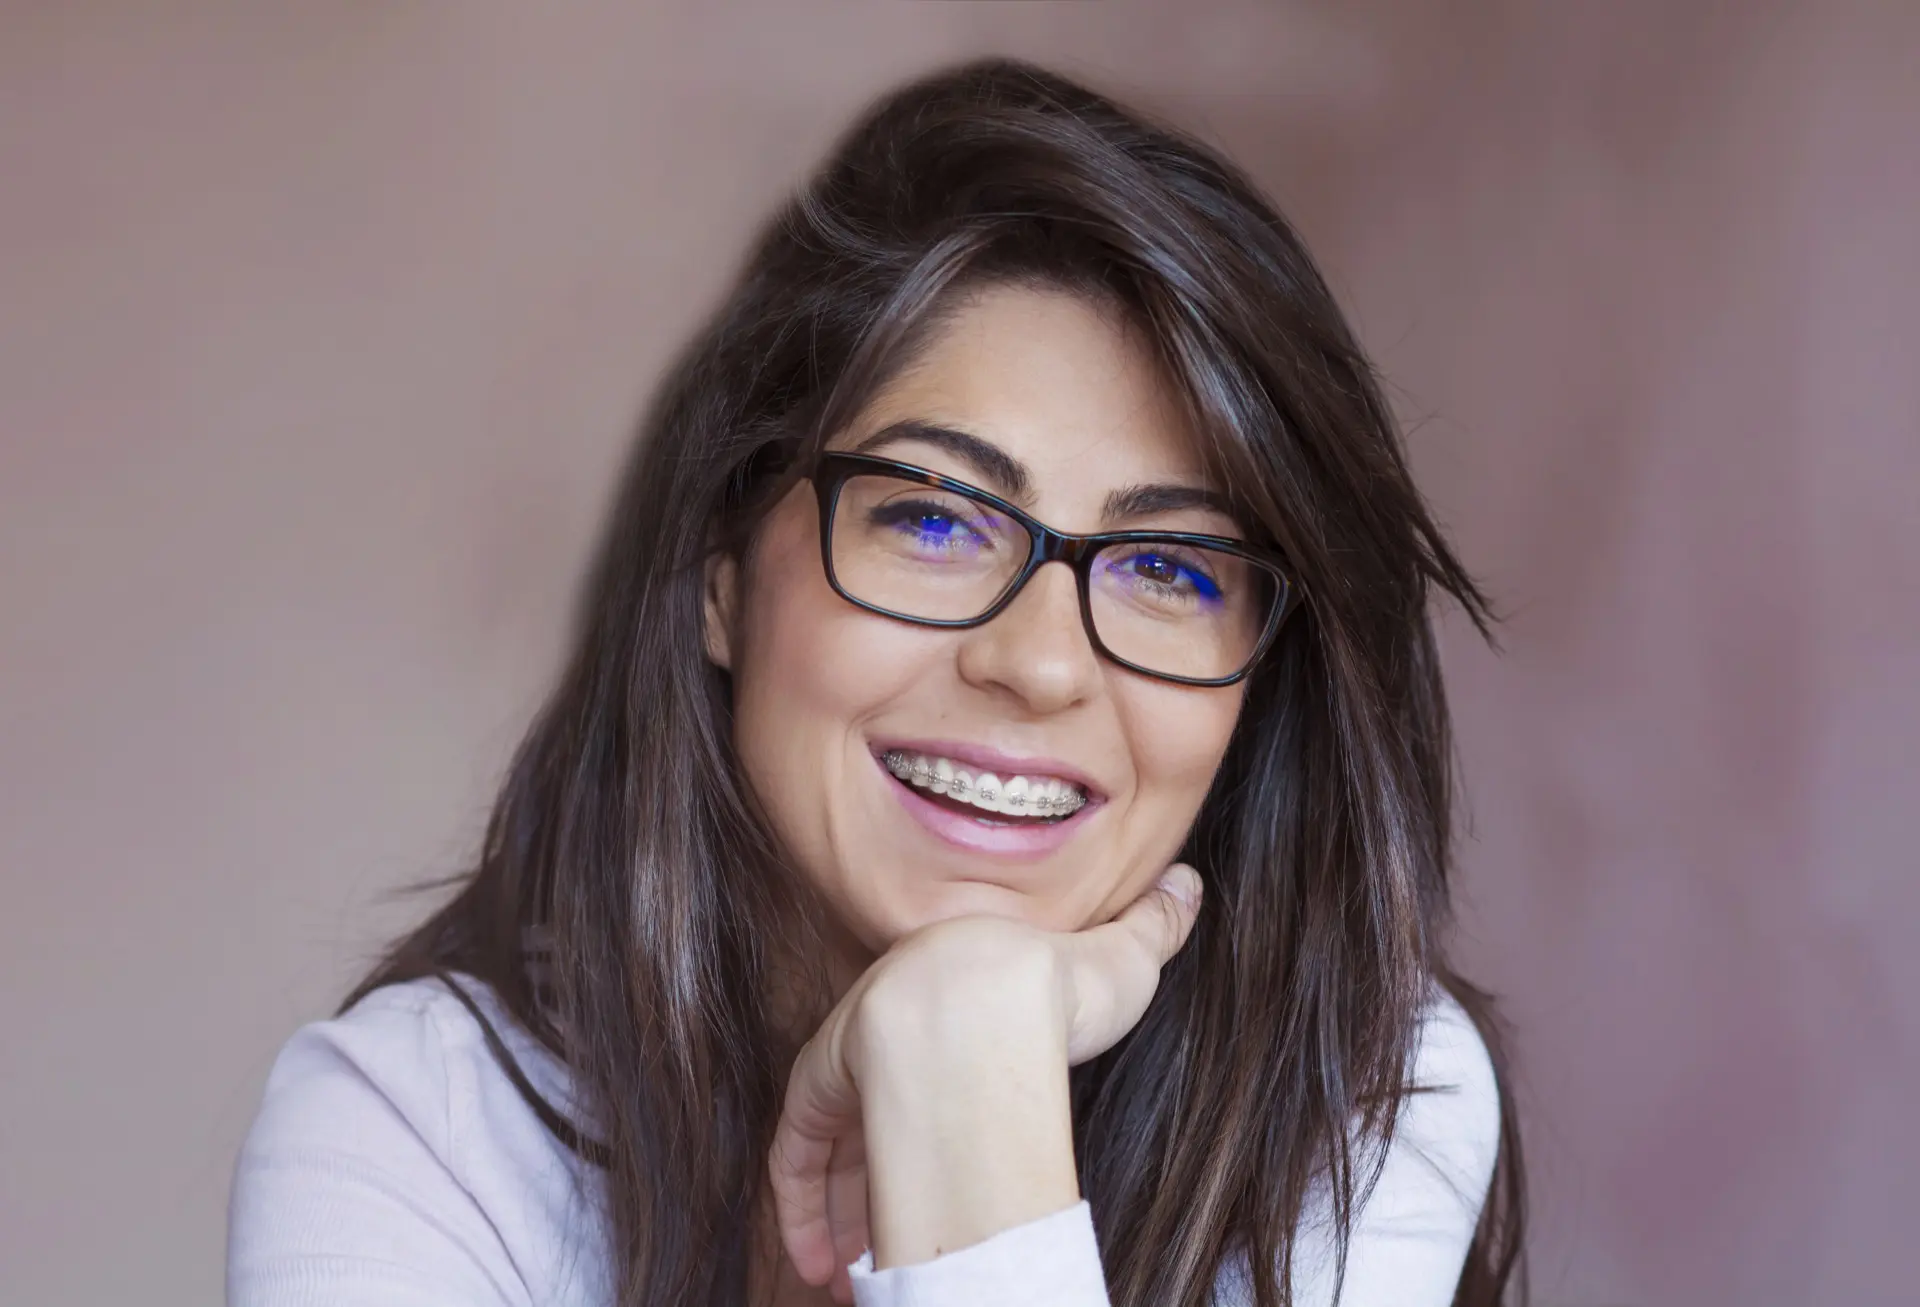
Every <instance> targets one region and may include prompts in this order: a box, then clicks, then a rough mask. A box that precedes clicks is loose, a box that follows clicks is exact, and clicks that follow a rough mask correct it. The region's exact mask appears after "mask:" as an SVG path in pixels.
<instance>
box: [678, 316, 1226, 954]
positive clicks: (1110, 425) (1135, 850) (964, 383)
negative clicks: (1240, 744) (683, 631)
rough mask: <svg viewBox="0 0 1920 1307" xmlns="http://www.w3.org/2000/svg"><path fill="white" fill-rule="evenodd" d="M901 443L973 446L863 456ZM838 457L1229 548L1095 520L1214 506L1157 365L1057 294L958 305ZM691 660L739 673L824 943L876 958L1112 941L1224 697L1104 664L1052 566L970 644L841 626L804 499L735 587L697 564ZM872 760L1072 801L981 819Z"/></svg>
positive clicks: (1175, 525) (840, 441)
mask: <svg viewBox="0 0 1920 1307" xmlns="http://www.w3.org/2000/svg"><path fill="white" fill-rule="evenodd" d="M903 422H911V423H917V424H921V425H923V426H931V427H938V428H943V429H946V430H949V431H955V432H960V433H964V434H965V435H966V436H969V437H972V438H973V440H974V441H976V442H979V444H978V446H977V447H973V448H968V447H967V446H966V444H965V442H964V441H955V440H952V439H946V440H935V439H929V438H927V437H924V436H918V435H916V436H912V437H901V436H894V437H891V438H883V439H882V440H881V441H880V443H877V444H875V443H872V442H873V438H874V437H875V436H876V435H878V434H880V433H882V432H883V431H884V430H885V429H887V428H891V427H893V426H895V425H896V424H899V423H903ZM832 445H833V447H834V448H837V449H856V448H857V449H862V450H863V451H864V452H868V453H873V454H876V455H881V456H884V457H887V458H891V459H895V460H898V461H900V462H904V463H912V464H915V465H916V466H919V467H923V468H927V469H929V470H931V471H935V472H939V473H942V474H943V475H946V476H950V477H953V478H955V479H957V480H961V481H965V482H968V483H970V484H973V485H976V486H980V487H981V488H983V489H986V490H991V491H993V492H995V493H996V494H999V495H1001V496H1002V497H1003V498H1006V499H1009V500H1012V501H1013V502H1016V503H1018V504H1020V505H1021V506H1022V507H1023V508H1025V509H1026V510H1027V511H1028V512H1029V513H1031V514H1032V515H1033V516H1034V517H1037V518H1038V519H1039V520H1040V521H1042V522H1045V523H1046V524H1047V525H1049V526H1051V527H1054V528H1056V529H1058V530H1061V531H1067V532H1073V533H1090V532H1095V531H1110V530H1122V529H1142V530H1146V529H1160V530H1178V531H1204V532H1210V533H1214V534H1219V535H1238V534H1240V533H1239V531H1238V530H1237V529H1236V527H1235V525H1234V523H1233V522H1232V521H1231V520H1230V519H1229V518H1227V517H1226V516H1225V515H1224V514H1222V513H1220V512H1218V511H1216V510H1214V509H1211V508H1204V507H1203V508H1192V507H1188V508H1180V509H1177V510H1174V511H1157V512H1150V513H1145V514H1138V513H1130V514H1127V515H1123V516H1120V517H1113V516H1109V515H1108V514H1109V507H1110V505H1112V504H1117V503H1121V502H1122V500H1123V497H1124V496H1123V492H1129V491H1136V490H1138V489H1140V488H1142V487H1162V486H1170V487H1180V488H1188V489H1203V490H1204V489H1209V487H1208V486H1207V483H1206V479H1205V477H1204V476H1203V474H1202V471H1201V464H1200V461H1199V459H1198V458H1197V457H1196V456H1195V448H1196V445H1195V441H1194V439H1193V435H1192V432H1191V431H1190V430H1189V429H1188V427H1187V424H1186V423H1185V421H1184V419H1183V418H1182V416H1181V413H1180V410H1179V406H1178V405H1177V403H1176V402H1175V399H1174V397H1173V395H1172V394H1171V392H1170V391H1169V389H1168V387H1167V385H1166V382H1165V381H1164V379H1163V377H1162V374H1161V373H1160V371H1159V370H1158V368H1157V366H1156V365H1155V362H1154V360H1153V358H1152V356H1151V354H1150V353H1149V352H1148V351H1147V349H1146V348H1145V346H1144V345H1143V344H1142V342H1141V341H1140V340H1139V339H1138V338H1137V337H1136V336H1135V335H1134V333H1133V332H1132V331H1131V330H1130V329H1129V328H1128V327H1127V326H1126V325H1124V323H1123V322H1122V321H1121V319H1120V318H1119V317H1118V315H1117V314H1116V313H1114V312H1112V311H1110V310H1106V309H1104V308H1102V307H1099V306H1096V305H1093V304H1090V303H1088V302H1087V301H1085V300H1083V299H1080V298H1078V297H1075V296H1072V295H1068V294H1065V293H1060V292H1048V291H1040V290H1033V289H1026V288H1015V287H1002V288H995V289H990V290H986V291H982V292H979V293H976V294H975V295H973V296H971V297H970V298H969V299H968V300H967V301H966V302H965V304H963V305H962V306H961V307H959V308H958V309H957V310H956V311H955V312H954V313H953V314H951V315H950V316H949V317H948V319H947V325H946V326H944V327H943V328H942V330H941V331H940V333H939V334H938V335H937V336H936V338H935V339H934V340H933V341H932V342H931V343H930V344H929V346H928V347H927V348H926V349H925V350H924V351H923V352H922V353H921V354H920V356H919V358H918V360H917V362H916V363H915V364H914V365H913V366H912V367H911V368H910V369H908V370H907V371H905V372H904V373H902V374H901V375H900V376H899V377H898V378H897V379H896V380H895V381H894V382H893V383H892V384H891V385H890V386H888V387H887V388H886V389H885V390H884V391H883V392H882V393H881V394H880V395H878V396H877V397H876V398H875V400H874V402H873V403H872V404H871V405H870V406H869V407H868V408H867V410H866V411H865V412H863V413H862V414H861V415H860V417H859V418H858V419H857V420H856V421H855V422H854V423H853V424H852V425H851V427H850V428H849V429H848V430H847V431H845V432H843V433H841V435H840V436H838V437H837V438H836V439H835V440H834V441H833V442H832ZM981 447H985V448H981ZM1009 473H1011V475H1009ZM1131 497H1132V498H1133V499H1134V500H1135V501H1137V502H1138V501H1143V500H1145V499H1146V498H1147V497H1145V496H1140V495H1137V494H1136V495H1133V496H1131ZM1172 498H1174V497H1170V496H1160V499H1161V501H1162V502H1167V501H1168V500H1170V499H1172ZM1187 498H1188V499H1191V498H1192V496H1187ZM842 511H843V512H845V511H846V510H845V508H844V507H843V509H842ZM843 579H844V578H843ZM707 640H708V649H709V653H710V656H712V658H713V659H714V661H715V662H717V663H719V664H720V665H721V666H723V667H726V668H728V669H729V670H730V671H731V673H732V679H733V692H734V709H735V715H734V736H735V745H736V748H737V751H738V755H739V758H740V761H741V765H742V766H743V768H744V769H745V772H746V775H747V780H748V782H749V783H750V784H751V786H752V787H753V791H754V793H755V794H756V796H757V797H758V798H759V800H760V802H761V804H762V805H763V807H764V808H765V810H766V812H767V814H768V816H769V818H770V819H771V821H772V822H773V824H774V827H775V831H776V833H777V834H778V836H779V837H780V839H781V840H782V842H783V844H784V846H785V847H786V849H787V850H788V852H789V854H790V856H791V857H792V858H793V859H794V860H795V862H796V864H797V865H798V866H799V867H800V868H801V869H802V870H803V871H804V872H805V874H806V875H808V876H809V877H810V878H811V880H812V881H813V883H814V884H815V886H816V887H817V888H818V889H819V890H820V891H822V892H823V893H824V895H825V896H826V899H827V901H828V902H829V903H830V904H831V905H832V907H833V909H834V910H835V912H836V913H837V914H838V916H839V919H840V923H841V925H842V926H843V927H844V928H845V929H846V930H847V931H848V932H849V933H850V934H851V935H852V936H853V937H854V938H855V939H856V940H857V941H858V942H859V944H860V945H861V946H862V947H864V948H865V949H867V950H870V951H872V952H875V953H878V952H880V951H883V950H884V949H885V948H887V947H888V946H889V945H890V944H891V943H892V942H893V941H895V940H896V939H898V938H900V937H901V936H902V935H904V934H906V933H908V932H910V931H912V930H914V929H916V928H918V927H920V926H924V925H928V924H930V923H932V922H935V921H940V920H944V919H946V918H950V917H955V916H960V915H964V914H969V913H989V914H995V915H1000V916H1008V917H1017V918H1020V919H1024V920H1026V921H1029V922H1031V923H1033V924H1035V925H1037V926H1041V927H1044V928H1047V929H1053V930H1077V929H1080V928H1081V927H1084V926H1087V925H1091V924H1094V923H1097V922H1101V921H1104V920H1107V919H1109V918H1111V917H1112V916H1113V915H1115V914H1116V913H1117V912H1119V910H1120V909H1121V908H1123V907H1125V906H1126V905H1127V904H1128V903H1129V902H1131V901H1132V900H1133V899H1134V898H1135V897H1136V896H1138V895H1139V894H1140V893H1141V892H1143V891H1144V890H1145V889H1146V888H1147V887H1148V886H1149V885H1151V884H1152V883H1153V881H1154V880H1155V879H1156V878H1157V877H1158V876H1159V875H1160V873H1161V872H1162V871H1164V870H1165V868H1166V866H1167V864H1168V863H1169V862H1170V861H1172V859H1173V858H1174V856H1175V855H1176V853H1177V852H1178V850H1179V848H1180V845H1181V843H1182V841H1183V840H1184V839H1185V836H1186V833H1187V830H1188V828H1189V827H1190V826H1191V825H1192V823H1193V819H1194V816H1195V814H1196V813H1197V812H1198V811H1199V807H1200V803H1201V800H1202V799H1203V798H1204V797H1205V795H1206V792H1207V788H1208V786H1209V784H1210V783H1211V781H1212V778H1213V775H1214V772H1215V770H1216V769H1217V768H1218V766H1219V764H1220V760H1221V757H1222V755H1223V754H1224V753H1225V751H1226V747H1227V740H1228V737H1229V735H1230V734H1231V733H1232V731H1233V725H1234V720H1235V717H1236V716H1237V714H1238V713H1239V710H1240V701H1241V693H1242V691H1241V688H1240V687H1239V686H1230V687H1225V688H1195V687H1191V686H1184V685H1178V684H1174V683H1172V682H1167V681H1160V680H1155V679H1152V678H1150V677H1147V676H1143V675H1141V674H1139V673H1137V672H1132V671H1129V670H1127V669H1125V668H1123V667H1120V666H1118V665H1117V664H1115V663H1113V662H1110V661H1108V660H1106V659H1104V658H1102V657H1101V656H1100V655H1099V654H1097V653H1096V652H1095V651H1094V649H1093V647H1092V645H1091V644H1090V643H1089V641H1088V638H1087V633H1086V630H1085V628H1084V627H1083V625H1082V623H1081V616H1080V607H1079V597H1078V592H1077V589H1076V581H1075V577H1074V574H1073V571H1072V569H1071V568H1069V567H1067V566H1065V565H1056V564H1049V565H1046V566H1043V567H1041V568H1040V569H1039V571H1038V572H1037V573H1035V575H1034V576H1033V577H1032V579H1031V580H1029V581H1028V583H1027V585H1026V588H1025V589H1024V590H1022V591H1021V592H1020V594H1019V595H1018V596H1017V597H1016V598H1015V600H1014V601H1013V603H1012V604H1011V606H1009V607H1008V608H1006V609H1005V610H1004V611H1002V612H1001V613H1000V614H999V616H997V617H995V618H994V619H993V620H992V621H990V622H988V623H986V624H985V625H983V626H978V627H974V628H971V629H965V630H956V629H938V628H933V627H925V626H915V625H911V624H908V623H904V622H900V621H896V620H893V619H890V618H886V617H882V616H879V615H877V614H873V613H869V612H866V611H863V610H862V609H859V608H856V607H855V606H854V605H852V604H850V603H848V602H847V601H846V600H844V599H842V598H840V597H839V596H838V595H837V594H835V593H834V591H833V590H832V589H831V588H830V586H829V585H828V582H827V577H826V574H825V571H824V569H823V568H822V566H821V556H820V543H819V513H818V509H817V507H816V503H815V498H814V493H813V489H812V487H811V486H805V485H803V486H800V487H798V488H796V489H795V490H794V491H793V492H792V493H790V494H789V495H787V496H786V497H785V498H784V499H783V500H782V501H781V502H780V503H779V504H778V505H777V506H776V507H775V508H774V509H773V511H772V512H771V514H770V515H769V517H768V518H767V519H766V521H765V522H764V524H763V525H762V528H761V530H760V532H759V534H758V535H757V537H756V539H755V541H754V544H753V548H752V549H751V551H750V553H749V556H748V558H747V559H746V560H745V562H744V564H742V565H740V566H737V567H736V566H735V565H734V564H733V563H732V562H729V561H725V560H721V561H717V562H716V563H715V565H714V567H713V571H712V573H711V577H710V584H709V603H708V632H707ZM889 754H894V755H896V756H895V762H896V763H898V762H899V761H901V760H903V759H904V760H906V761H909V762H911V761H916V760H921V761H924V762H925V764H926V765H927V766H928V767H929V768H931V769H933V770H934V771H936V772H937V771H938V769H939V768H940V766H941V764H942V763H943V762H944V763H945V764H946V765H948V766H950V767H951V768H952V769H954V770H956V771H961V772H967V773H970V774H971V776H972V777H973V779H974V780H975V782H976V783H977V782H978V779H979V777H980V776H981V774H982V773H988V772H990V773H992V774H993V775H994V776H995V777H996V778H997V779H998V781H999V782H1000V785H1001V787H1002V789H1003V790H1004V789H1005V787H1006V786H1007V785H1008V783H1009V782H1010V781H1011V780H1012V778H1013V777H1014V776H1022V777H1025V778H1027V785H1026V786H1025V787H1022V788H1024V789H1025V790H1026V791H1027V792H1028V793H1029V794H1035V795H1037V794H1050V795H1056V796H1057V795H1058V794H1060V793H1061V792H1062V785H1064V786H1067V787H1070V789H1069V790H1068V792H1069V793H1074V794H1078V795H1081V796H1084V798H1085V804H1084V806H1083V807H1081V808H1079V810H1078V811H1076V812H1075V813H1074V814H1073V815H1072V816H1071V817H1069V818H1067V819H1065V820H1055V821H1049V820H1045V819H1040V818H1034V817H1027V816H1019V817H1015V816H1010V815H1007V814H1006V813H1005V812H998V813H993V812H987V811H983V810H981V809H979V808H977V807H974V806H972V805H969V804H966V803H962V802H960V801H959V800H957V799H953V798H950V797H946V796H938V795H935V794H933V793H932V792H931V791H930V790H929V789H927V788H921V787H916V786H914V785H912V784H910V783H908V782H906V781H903V780H901V779H898V778H897V777H896V776H895V775H894V774H893V772H892V771H891V770H889V767H888V765H887V762H886V759H887V756H888V755H889ZM1029 802H1031V801H1029ZM1069 802H1071V800H1069Z"/></svg>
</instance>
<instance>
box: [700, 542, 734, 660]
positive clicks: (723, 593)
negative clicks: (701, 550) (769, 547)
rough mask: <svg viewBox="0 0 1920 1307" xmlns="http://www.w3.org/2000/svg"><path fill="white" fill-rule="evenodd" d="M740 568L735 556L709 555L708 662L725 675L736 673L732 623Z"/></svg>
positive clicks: (716, 551) (707, 590)
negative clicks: (725, 673) (734, 671)
mask: <svg viewBox="0 0 1920 1307" xmlns="http://www.w3.org/2000/svg"><path fill="white" fill-rule="evenodd" d="M739 586H740V564H739V562H738V561H737V560H736V559H735V558H734V557H733V555H732V554H729V553H727V552H726V551H725V550H722V549H716V550H714V551H713V552H712V553H710V554H708V555H707V583H706V604H705V612H706V622H705V633H704V638H705V642H706V646H707V661H708V662H710V663H712V664H713V665H714V666H715V667H718V668H719V669H720V670H722V671H726V672H730V671H732V670H733V619H734V616H735V613H736V611H737V610H736V608H735V602H736V597H737V596H738V594H739Z"/></svg>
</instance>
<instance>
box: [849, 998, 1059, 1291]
mask: <svg viewBox="0 0 1920 1307" xmlns="http://www.w3.org/2000/svg"><path fill="white" fill-rule="evenodd" d="M1030 993H1031V991H1029V994H1030ZM864 1056H865V1057H866V1059H867V1061H868V1065H867V1067H866V1069H865V1071H864V1073H863V1076H862V1085H861V1091H862V1111H863V1128H864V1131H865V1135H866V1146H867V1168H868V1195H869V1196H868V1203H869V1211H868V1220H869V1227H870V1229H871V1232H872V1239H873V1253H874V1264H875V1265H876V1266H877V1267H879V1268H881V1269H885V1268H887V1267H892V1266H906V1265H914V1264H917V1263H919V1262H924V1261H929V1260H931V1259H932V1258H934V1257H937V1256H939V1255H941V1254H942V1253H946V1252H952V1251H954V1250H956V1249H960V1248H965V1247H969V1246H971V1245H973V1244H977V1243H980V1242H982V1241H983V1240H985V1239H987V1238H989V1237H991V1236H993V1235H995V1234H998V1233H999V1232H1000V1231H1002V1230H1007V1229H1011V1228H1013V1227H1014V1226H1017V1225H1023V1224H1025V1223H1026V1222H1028V1221H1032V1220H1036V1219H1038V1218H1040V1217H1042V1216H1046V1215H1048V1214H1050V1213H1052V1212H1057V1211H1060V1210H1062V1209H1064V1208H1067V1207H1071V1206H1072V1205H1073V1204H1075V1203H1077V1202H1078V1201H1080V1189H1079V1180H1078V1176H1077V1174H1076V1171H1075V1168H1074V1157H1073V1119H1072V1106H1071V1100H1070V1098H1069V1092H1068V1079H1067V1048H1066V1042H1065V1037H1064V1035H1063V1034H1062V1033H1061V1030H1060V1022H1059V1020H1058V1018H1057V1017H1056V1016H1055V1015H1053V1014H1052V1013H1051V1012H1049V1011H1047V1010H1046V1007H1045V1005H1044V1004H1036V1003H1034V1002H1032V1001H1031V998H1030V997H1029V998H1027V999H1026V1001H1024V1002H1022V1001H1007V1002H998V1001H995V1000H994V998H993V997H992V996H985V997H983V996H981V995H979V994H978V993H972V994H968V995H967V996H966V997H965V999H964V1000H963V999H961V998H959V997H958V996H953V997H952V998H951V999H950V1000H947V999H941V998H939V997H935V998H933V999H930V1000H929V999H925V998H924V997H923V998H922V999H921V1000H920V1001H918V1002H917V1003H916V1004H915V1005H914V1010H912V1011H902V1012H896V1013H895V1014H894V1019H893V1020H890V1021H886V1022H884V1023H882V1024H880V1026H879V1028H877V1029H874V1030H872V1031H871V1033H869V1034H868V1036H867V1037H866V1049H865V1054H864Z"/></svg>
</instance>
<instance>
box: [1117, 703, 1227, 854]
mask: <svg viewBox="0 0 1920 1307" xmlns="http://www.w3.org/2000/svg"><path fill="white" fill-rule="evenodd" d="M1243 698H1244V693H1243V691H1242V689H1241V687H1239V686H1228V687H1225V688H1222V689H1214V690H1199V689H1189V688H1185V687H1181V686H1173V685H1160V684H1153V683H1136V684H1131V685H1129V686H1128V687H1127V690H1126V693H1124V694H1122V695H1120V696H1118V700H1119V707H1120V717H1121V724H1122V729H1123V730H1124V731H1125V732H1126V736H1127V742H1128V747H1129V749H1130V750H1131V752H1132V754H1133V760H1134V774H1135V776H1136V778H1137V780H1138V784H1139V790H1138V793H1137V795H1136V799H1137V801H1138V802H1139V803H1140V805H1141V807H1142V809H1143V812H1142V816H1143V818H1145V819H1147V820H1151V821H1165V822H1167V823H1168V829H1169V830H1170V831H1172V832H1174V833H1175V834H1176V835H1178V836H1180V837H1182V838H1183V837H1184V833H1185V831H1186V829H1187V827H1188V826H1189V825H1190V824H1191V823H1192V820H1193V817H1194V816H1195V815H1196V814H1197V813H1198V812H1199V811H1200V804H1201V802H1202V801H1203V800H1204V799H1205V798H1206V796H1207V789H1208V787H1209V786H1211V785H1212V784H1213V776H1214V773H1215V772H1216V771H1218V770H1219V767H1220V761H1221V759H1222V758H1224V757H1225V756H1226V752H1227V743H1228V741H1229V740H1231V739H1232V737H1233V728H1234V724H1235V722H1237V721H1238V720H1239V716H1240V705H1241V702H1242V700H1243ZM1176 843H1177V840H1176Z"/></svg>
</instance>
